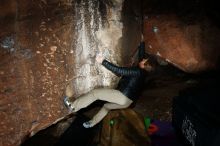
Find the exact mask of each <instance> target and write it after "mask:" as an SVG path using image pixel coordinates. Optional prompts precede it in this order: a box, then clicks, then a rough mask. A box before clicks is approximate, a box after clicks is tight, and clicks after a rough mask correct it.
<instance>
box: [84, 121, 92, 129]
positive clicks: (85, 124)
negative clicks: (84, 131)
mask: <svg viewBox="0 0 220 146" xmlns="http://www.w3.org/2000/svg"><path fill="white" fill-rule="evenodd" d="M83 127H84V128H91V127H92V123H91V122H90V121H88V122H84V123H83Z"/></svg>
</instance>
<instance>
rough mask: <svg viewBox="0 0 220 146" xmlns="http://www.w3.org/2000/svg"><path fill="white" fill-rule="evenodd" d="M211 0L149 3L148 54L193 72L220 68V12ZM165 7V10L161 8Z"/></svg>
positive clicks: (146, 23) (146, 21) (149, 1)
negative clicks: (209, 0) (219, 21)
mask: <svg viewBox="0 0 220 146" xmlns="http://www.w3.org/2000/svg"><path fill="white" fill-rule="evenodd" d="M210 5H215V3H211V4H210V3H209V2H208V1H196V0H192V1H184V0H176V1H173V0H168V1H160V0H157V1H152V0H147V1H145V12H144V13H145V17H144V18H145V19H144V30H145V31H144V33H145V41H146V43H147V44H148V46H147V47H148V48H147V51H148V52H149V53H151V54H154V55H157V56H159V57H161V58H163V59H164V60H166V61H168V62H170V63H171V64H173V65H174V66H176V67H177V68H179V69H181V70H183V71H185V72H190V73H199V72H204V71H210V70H215V69H218V68H219V61H220V60H219V58H220V51H219V47H220V44H219V41H218V40H219V37H220V29H219V28H220V27H219V26H220V25H219V23H218V22H217V20H219V9H217V8H216V7H211V6H210ZM160 6H161V7H160Z"/></svg>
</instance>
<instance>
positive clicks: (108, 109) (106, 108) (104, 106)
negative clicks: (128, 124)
mask: <svg viewBox="0 0 220 146" xmlns="http://www.w3.org/2000/svg"><path fill="white" fill-rule="evenodd" d="M102 108H103V110H105V111H107V112H108V111H110V107H108V104H104V105H103V107H102Z"/></svg>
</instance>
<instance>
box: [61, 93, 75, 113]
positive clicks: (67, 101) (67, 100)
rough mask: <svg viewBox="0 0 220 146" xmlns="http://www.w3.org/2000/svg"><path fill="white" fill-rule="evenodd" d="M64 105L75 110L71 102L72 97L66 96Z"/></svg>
mask: <svg viewBox="0 0 220 146" xmlns="http://www.w3.org/2000/svg"><path fill="white" fill-rule="evenodd" d="M63 102H64V105H65V106H66V107H67V108H68V109H69V110H71V111H74V107H72V104H71V102H70V98H69V97H67V96H65V97H64V99H63Z"/></svg>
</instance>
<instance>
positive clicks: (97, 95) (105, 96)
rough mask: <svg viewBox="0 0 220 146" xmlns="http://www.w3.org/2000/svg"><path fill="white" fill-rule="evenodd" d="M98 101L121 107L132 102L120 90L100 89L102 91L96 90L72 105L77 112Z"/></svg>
mask: <svg viewBox="0 0 220 146" xmlns="http://www.w3.org/2000/svg"><path fill="white" fill-rule="evenodd" d="M96 100H103V101H107V102H111V103H116V104H119V105H126V104H127V103H129V102H130V101H131V100H130V99H129V98H127V97H126V96H125V95H123V94H122V93H121V92H120V91H118V90H115V89H105V88H100V89H94V90H92V91H90V92H89V93H87V94H85V95H83V96H80V97H79V98H77V99H76V100H75V101H74V102H73V103H72V107H73V108H74V109H75V110H74V111H75V112H77V111H78V110H80V109H82V108H85V107H87V106H88V105H90V104H91V103H93V102H94V101H96Z"/></svg>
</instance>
